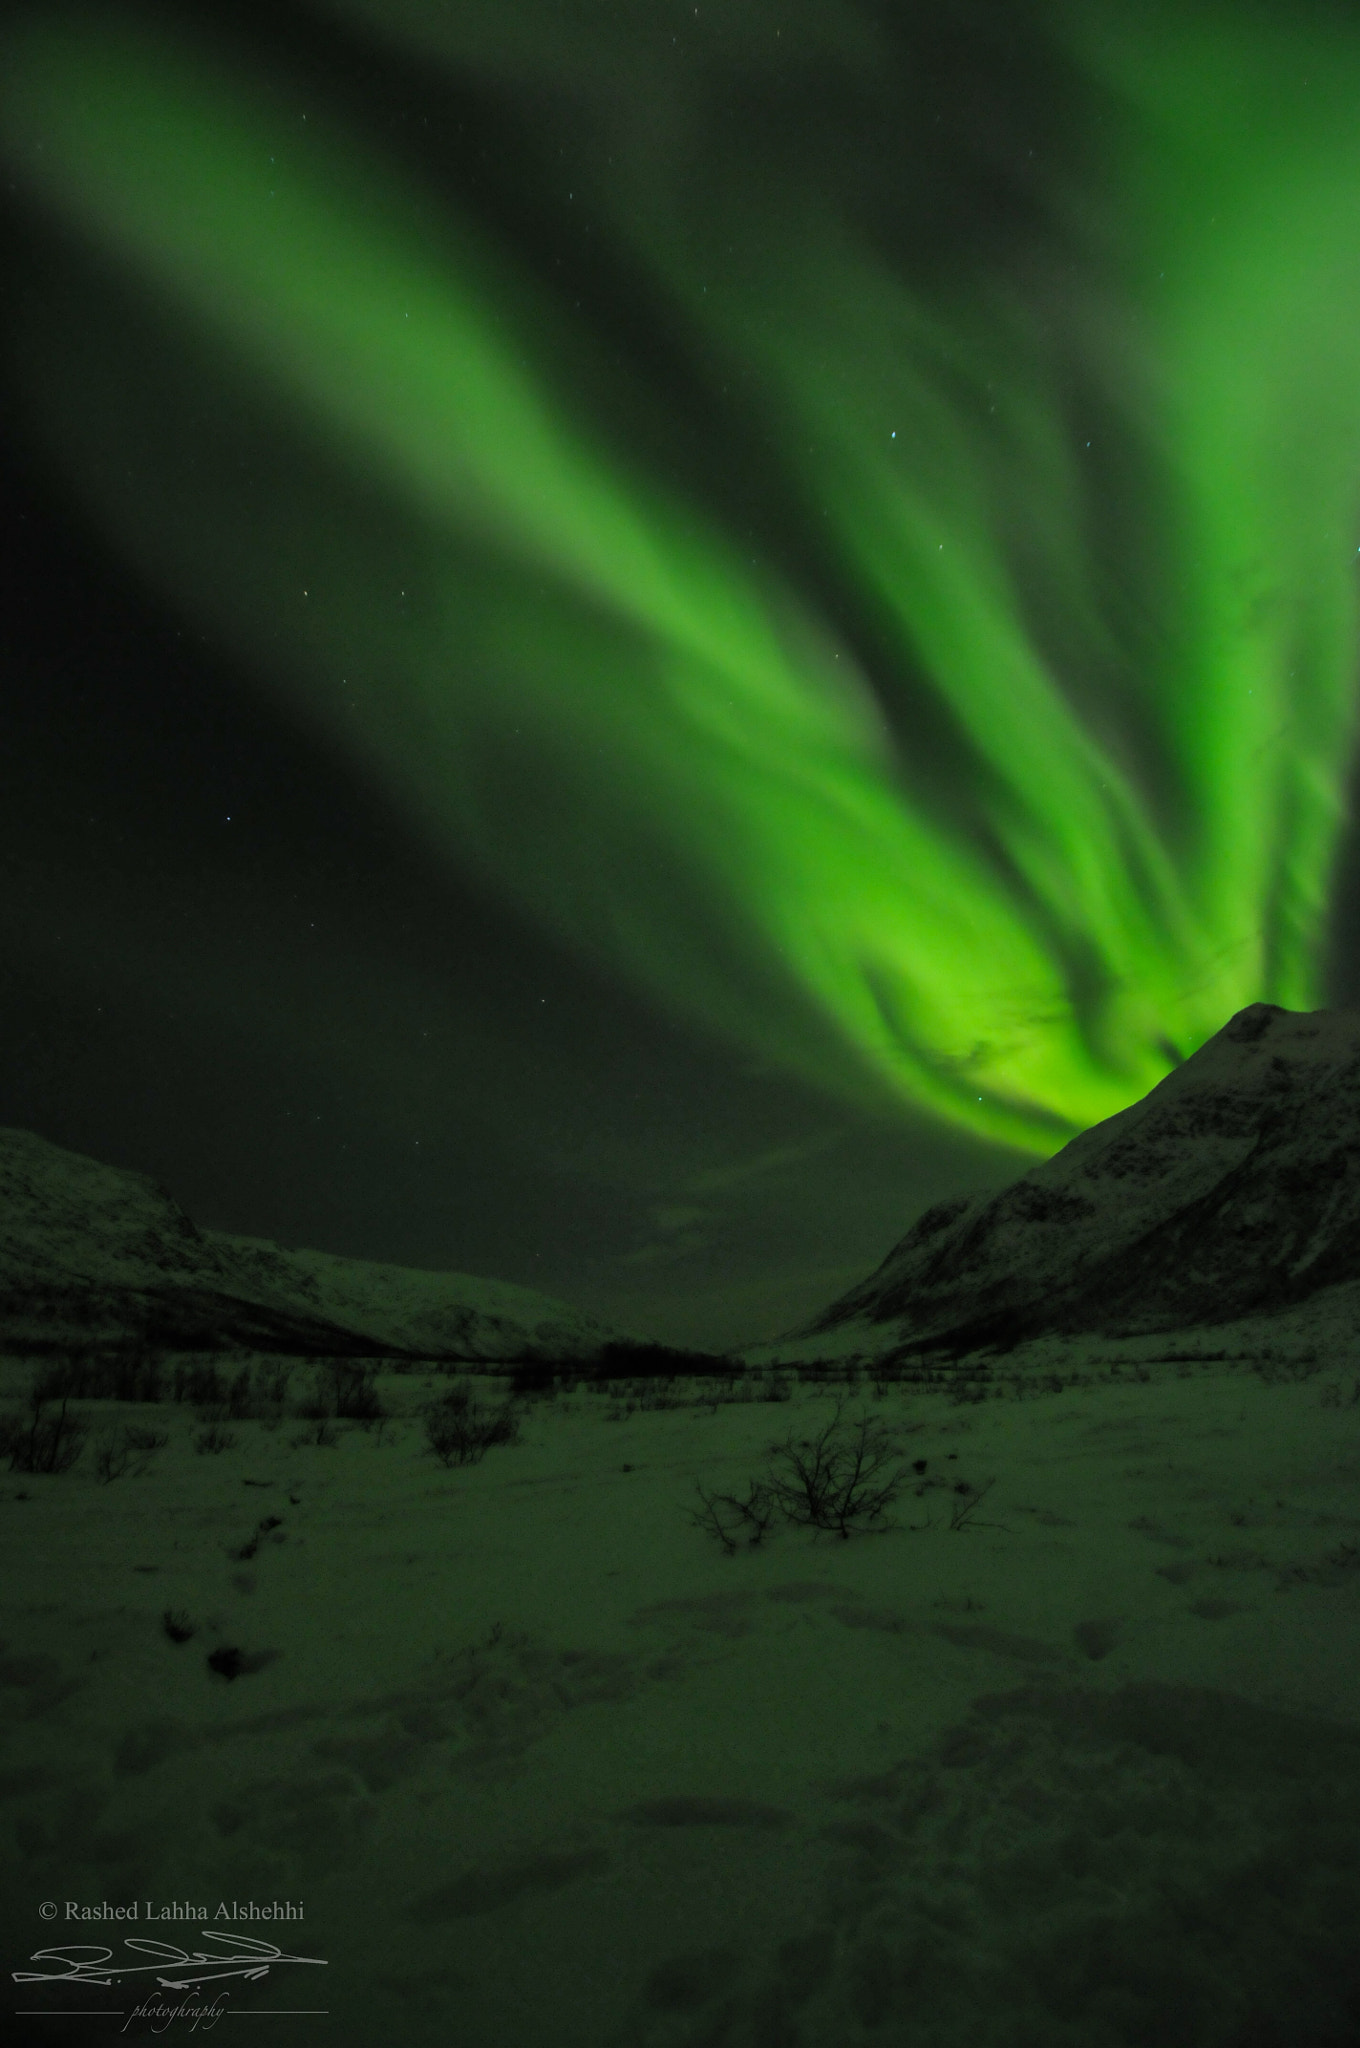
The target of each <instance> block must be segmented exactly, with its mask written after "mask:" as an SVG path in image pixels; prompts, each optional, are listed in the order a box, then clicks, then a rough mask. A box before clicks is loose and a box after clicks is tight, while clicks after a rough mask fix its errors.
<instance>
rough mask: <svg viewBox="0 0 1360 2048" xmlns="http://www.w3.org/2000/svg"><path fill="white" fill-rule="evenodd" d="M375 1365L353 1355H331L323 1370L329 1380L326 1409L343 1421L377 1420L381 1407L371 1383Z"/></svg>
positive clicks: (380, 1414) (379, 1417) (381, 1412)
mask: <svg viewBox="0 0 1360 2048" xmlns="http://www.w3.org/2000/svg"><path fill="white" fill-rule="evenodd" d="M375 1371H376V1367H375V1366H374V1365H373V1364H372V1362H371V1361H366V1360H363V1359H357V1358H331V1359H328V1360H327V1361H326V1365H325V1372H326V1378H327V1380H328V1381H329V1387H328V1392H329V1395H330V1411H329V1412H330V1413H331V1414H332V1415H336V1416H338V1417H339V1418H340V1420H341V1421H343V1422H378V1421H380V1420H381V1418H382V1414H383V1407H382V1403H381V1402H380V1401H379V1399H378V1390H377V1388H376V1387H375V1386H374V1384H373V1375H374V1372H375Z"/></svg>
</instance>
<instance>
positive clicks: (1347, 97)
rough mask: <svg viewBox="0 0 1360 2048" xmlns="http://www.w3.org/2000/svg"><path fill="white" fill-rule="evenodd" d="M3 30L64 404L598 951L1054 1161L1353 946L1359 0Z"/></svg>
mask: <svg viewBox="0 0 1360 2048" xmlns="http://www.w3.org/2000/svg"><path fill="white" fill-rule="evenodd" d="M328 40H329V41H331V42H333V44H334V46H335V48H337V49H339V50H340V51H341V52H342V53H343V55H342V58H341V60H340V61H338V62H336V63H333V64H330V65H328V66H324V65H323V66H319V67H318V66H311V67H309V66H308V64H307V63H306V61H305V54H306V51H307V49H308V48H309V46H310V47H313V48H316V47H320V46H321V45H322V44H324V43H326V42H327V41H328ZM0 77H2V79H3V83H2V84H0V154H2V155H3V159H4V161H5V163H6V166H7V182H8V183H9V185H10V197H9V205H10V207H11V209H13V211H14V214H15V217H16V219H17V220H18V222H19V223H20V227H19V229H18V233H19V234H20V236H21V237H22V238H23V243H24V248H25V250H26V251H27V256H26V261H27V264H28V271H27V277H28V283H27V286H26V288H25V290H24V291H23V292H22V293H20V294H17V295H16V305H15V308H14V309H13V310H12V312H11V316H10V318H9V320H8V322H7V334H6V342H7V351H8V354H7V362H8V368H9V375H10V377H11V381H12V385H13V389H14V390H15V391H16V392H17V393H19V394H20V407H21V412H22V421H23V432H22V439H23V443H24V447H25V451H26V459H28V460H30V461H32V462H35V463H37V464H39V465H40V466H42V467H43V469H44V473H45V474H46V475H47V476H48V477H49V478H51V479H53V480H54V487H56V488H59V490H60V491H61V492H63V493H65V494H67V496H68V497H69V499H70V501H71V503H72V504H74V505H76V506H78V507H79V508H80V513H81V516H82V517H84V518H86V519H87V520H88V522H89V525H90V528H91V530H92V531H94V532H96V533H98V534H100V535H102V536H104V538H105V541H106V544H107V546H108V549H109V551H110V554H111V556H112V557H114V558H116V559H117V560H119V561H121V562H123V563H124V564H125V565H126V569H127V573H128V574H129V576H130V577H132V578H133V579H135V581H136V584H137V586H138V587H139V589H141V590H143V591H144V592H146V593H147V594H148V600H149V601H153V602H162V603H164V604H165V605H166V606H168V607H171V608H172V609H173V614H174V616H175V617H176V618H177V619H181V620H183V621H185V622H190V623H191V624H192V626H193V628H194V629H195V630H197V631H198V632H199V633H200V634H201V635H202V636H203V640H204V644H205V645H207V646H209V647H211V648H213V649H215V650H217V651H218V653H219V654H220V658H221V659H222V660H224V661H226V662H229V663H231V664H234V665H235V667H236V669H237V670H238V672H239V673H240V674H241V675H242V676H243V677H245V678H247V679H248V687H249V689H250V691H251V692H253V693H254V694H255V696H256V697H257V698H258V699H259V701H260V702H261V703H264V704H267V705H268V706H269V707H271V715H273V716H276V717H278V718H280V719H281V720H282V721H283V722H284V723H285V724H286V725H287V726H288V727H289V728H290V729H291V730H293V731H295V732H296V733H298V734H299V735H301V736H302V738H303V741H305V743H306V744H308V745H314V746H315V747H316V748H317V749H319V750H320V751H321V752H322V753H323V754H324V755H325V757H326V758H327V759H328V760H338V761H341V762H343V763H344V764H345V772H346V773H347V774H350V775H352V776H353V777H354V778H355V779H356V781H357V782H359V783H361V784H363V785H364V786H366V787H368V788H370V789H371V790H372V791H373V792H374V793H375V801H381V802H382V803H385V804H388V805H390V806H392V808H393V810H394V811H395V812H396V813H397V814H398V815H400V816H401V817H402V818H403V819H404V820H405V821H406V823H407V825H408V826H409V829H410V832H411V834H412V836H413V839H414V840H415V841H417V842H418V843H419V845H420V846H421V847H422V848H423V849H424V854H425V856H426V857H427V858H428V859H429V860H430V861H431V862H432V863H433V864H434V865H435V866H436V867H437V868H438V870H439V871H440V872H446V873H447V874H449V875H450V876H452V877H456V878H460V879H461V881H462V882H464V883H466V884H467V885H468V886H470V887H472V888H474V889H476V890H480V891H483V892H485V896H486V899H487V900H488V901H493V902H498V903H501V904H503V905H504V906H505V907H506V910H507V913H508V914H513V915H514V916H515V917H516V918H517V919H520V920H522V921H523V923H524V925H525V926H526V927H532V928H536V929H537V930H538V931H539V932H541V934H542V935H543V937H544V941H545V943H547V944H549V945H551V946H553V947H555V948H557V949H559V950H560V953H561V955H562V956H563V957H564V958H568V959H571V960H574V961H576V962H578V963H579V966H580V971H581V972H582V973H583V974H585V975H587V976H589V975H600V976H603V977H605V978H606V980H608V981H610V982H611V983H617V984H619V985H621V986H625V987H627V988H629V989H631V990H632V991H633V999H636V1000H639V1001H641V1002H643V1003H645V1004H651V1005H654V1006H655V1007H656V1009H657V1011H658V1013H659V1014H660V1015H661V1016H662V1017H664V1018H666V1019H667V1020H669V1022H668V1024H667V1028H668V1029H673V1030H676V1031H679V1032H682V1033H694V1034H697V1039H696V1043H699V1044H703V1043H706V1042H708V1041H709V1040H711V1041H712V1042H713V1043H714V1044H715V1045H716V1044H721V1045H722V1046H724V1047H725V1048H726V1052H725V1053H724V1055H723V1057H725V1058H727V1059H729V1060H730V1059H733V1058H735V1059H736V1060H737V1061H738V1062H740V1061H743V1060H749V1061H753V1062H755V1063H757V1065H758V1066H759V1068H760V1069H761V1070H762V1071H763V1070H767V1069H768V1070H774V1071H776V1072H779V1073H783V1074H785V1075H787V1076H788V1077H789V1078H790V1081H791V1082H792V1084H794V1085H795V1086H796V1087H797V1088H799V1089H801V1090H805V1091H807V1092H808V1095H809V1097H810V1098H812V1099H821V1100H825V1102H826V1103H827V1104H828V1105H829V1106H830V1108H829V1110H828V1114H830V1115H833V1116H834V1115H835V1114H841V1113H843V1114H845V1115H848V1116H850V1117H852V1118H854V1119H859V1120H860V1122H861V1123H862V1124H863V1125H864V1126H866V1127H868V1126H873V1127H875V1128H876V1129H878V1130H880V1131H882V1132H883V1133H885V1134H888V1135H891V1134H892V1133H894V1132H900V1133H902V1134H903V1142H904V1143H905V1142H907V1140H908V1137H910V1140H911V1142H913V1143H915V1142H918V1139H919V1134H920V1133H921V1132H922V1131H925V1132H929V1131H931V1130H932V1129H933V1130H937V1131H939V1132H941V1133H945V1132H948V1133H952V1134H954V1137H955V1138H956V1139H958V1140H960V1141H962V1142H964V1143H965V1145H966V1143H967V1142H968V1141H981V1142H982V1145H983V1146H984V1147H986V1148H988V1149H987V1153H986V1156H987V1157H989V1158H995V1157H996V1156H997V1154H998V1149H999V1148H1002V1147H1005V1148H1009V1153H1010V1156H1011V1157H1012V1158H1013V1159H1014V1161H1015V1164H1016V1166H1017V1167H1018V1166H1020V1165H1022V1164H1023V1163H1024V1158H1025V1155H1028V1156H1029V1157H1033V1156H1035V1155H1041V1154H1046V1153H1048V1152H1051V1151H1053V1150H1054V1149H1056V1147H1057V1146H1059V1145H1060V1144H1062V1143H1064V1142H1065V1141H1066V1140H1067V1138H1068V1137H1070V1136H1071V1135H1073V1134H1074V1133H1075V1132H1076V1131H1078V1130H1080V1129H1083V1128H1085V1127H1086V1126H1087V1125H1089V1124H1090V1123H1092V1122H1094V1121H1096V1120H1098V1119H1100V1118H1102V1117H1105V1116H1108V1115H1110V1114H1112V1113H1113V1112H1114V1111H1116V1110H1118V1109H1120V1108H1122V1107H1123V1106H1124V1105H1125V1104H1127V1103H1128V1102H1129V1101H1131V1100H1133V1099H1135V1098H1136V1097H1137V1096H1139V1095H1141V1094H1143V1093H1145V1092H1146V1090H1147V1089H1148V1088H1149V1087H1150V1086H1152V1085H1153V1084H1154V1083H1155V1082H1156V1081H1157V1080H1158V1079H1159V1078H1161V1076H1162V1075H1163V1074H1165V1073H1166V1072H1167V1071H1169V1069H1170V1067H1171V1065H1172V1064H1173V1063H1174V1062H1175V1060H1176V1059H1178V1058H1181V1057H1184V1056H1185V1055H1186V1054H1188V1053H1189V1052H1191V1051H1193V1050H1194V1049H1195V1047H1196V1046H1198V1045H1199V1044H1201V1043H1202V1042H1203V1041H1204V1039H1206V1038H1207V1037H1208V1036H1210V1035H1211V1034H1212V1033H1213V1032H1214V1031H1215V1030H1217V1029H1218V1028H1219V1027H1220V1026H1221V1024H1222V1023H1223V1022H1224V1021H1225V1020H1226V1018H1227V1017H1228V1016H1229V1015H1230V1014H1231V1013H1232V1012H1233V1011H1234V1010H1236V1009H1238V1008H1241V1007H1243V1006H1244V1005H1245V1004H1247V1003H1249V1002H1253V1001H1258V1000H1266V1001H1272V1002H1277V1003H1281V1004H1283V1005H1284V1006H1286V1007H1288V1008H1294V1009H1299V1008H1309V1007H1315V1006H1317V1005H1319V1004H1321V1003H1323V1002H1325V1001H1327V1000H1329V998H1330V999H1336V998H1335V995H1334V992H1333V990H1331V989H1329V985H1328V974H1329V969H1330V963H1329V959H1328V948H1329V946H1330V945H1331V944H1332V943H1333V938H1334V934H1333V920H1334V899H1335V894H1336V889H1337V879H1338V873H1339V867H1338V863H1339V861H1340V859H1341V855H1342V850H1343V835H1344V832H1345V828H1346V826H1347V823H1348V817H1349V811H1348V791H1349V784H1350V776H1351V769H1352V754H1353V740H1354V730H1355V705H1356V682H1357V675H1356V654H1357V633H1356V623H1357V622H1356V576H1357V548H1358V547H1360V362H1358V361H1357V357H1356V344H1355V339H1354V337H1355V335H1356V334H1357V333H1360V257H1357V255H1356V251H1357V250H1360V134H1357V132H1356V131H1355V127H1354V122H1353V118H1352V114H1353V108H1354V106H1355V105H1356V104H1357V103H1358V102H1360V35H1357V33H1356V32H1355V31H1354V30H1353V29H1351V28H1348V27H1347V26H1346V25H1345V23H1344V21H1343V20H1342V19H1341V17H1340V16H1338V15H1337V14H1336V13H1335V12H1333V11H1331V10H1329V9H1326V8H1321V7H1317V8H1315V7H1311V6H1307V7H1303V8H1294V9H1291V10H1289V11H1287V12H1286V11H1285V10H1284V9H1282V8H1273V9H1247V10H1243V9H1240V8H1236V9H1229V8H1226V7H1224V8H1215V7H1207V6H1199V5H1196V6H1193V7H1190V8H1188V9H1187V8H1184V7H1181V8H1170V7H1168V8H1165V9H1162V8H1156V7H1154V8H1148V7H1132V6H1130V7H1127V8H1121V7H1107V6H1105V5H1103V4H1102V5H1100V6H1095V7H1090V6H1087V7H1076V6H1074V7H1071V8H1061V7H1054V8H1035V9H1033V10H1015V9H1012V10H1009V16H1008V17H1007V16H1006V15H1005V14H1003V11H1002V10H997V9H990V10H989V9H987V8H958V9H953V8H945V9H927V10H922V11H921V12H920V14H919V15H916V16H914V15H913V11H912V10H910V9H907V10H901V9H894V8H891V7H889V6H887V5H886V4H884V5H865V6H859V7H856V6H839V5H837V6H830V7H825V8H816V7H812V6H806V7H804V8H802V9H801V10H800V9H799V8H796V7H795V8H792V9H790V8H783V7H777V6H773V5H765V4H763V0H762V4H752V5H748V6H742V7H739V8H732V9H720V8H714V9H713V10H712V11H711V18H710V10H709V9H707V8H693V7H683V8H672V9H664V8H659V7H657V6H655V5H651V4H649V5H643V4H642V0H636V4H628V5H621V4H619V0H595V4H589V5H587V4H582V5H579V6H577V7H575V8H572V9H569V10H563V9H562V8H560V7H555V6H554V7H550V6H548V5H546V4H545V0H530V4H523V0H514V4H512V5H510V6H505V5H499V6H497V5H493V4H492V0H481V4H477V5H469V6H459V7H457V8H453V7H441V6H438V5H436V4H434V0H404V4H400V5H398V4H393V0H345V4H343V5H337V6H334V7H332V8H329V9H327V8H324V7H320V6H318V7H315V8H310V9H306V10H300V11H299V12H298V13H297V15H296V18H295V19H292V21H291V26H290V28H289V31H288V33H287V34H286V35H282V36H281V35H279V34H277V33H274V32H271V31H266V30H265V29H264V28H263V27H262V26H260V25H258V24H255V25H252V21H251V16H250V12H249V10H247V11H246V12H245V13H243V14H242V13H239V12H233V11H224V12H223V13H222V15H221V18H220V20H219V18H218V16H217V15H216V14H215V13H214V11H213V10H212V9H211V8H209V9H206V10H204V11H203V12H202V13H201V14H200V12H199V11H198V10H195V11H194V13H193V15H192V16H188V15H184V14H182V13H180V12H177V11H175V10H166V11H165V12H163V13H162V12H157V11H155V10H151V11H147V10H127V11H125V10H123V9H121V8H117V7H115V8H103V7H101V8H98V9H92V10H89V11H80V10H76V11H73V12H71V13H69V14H68V13H66V12H63V11H62V10H60V9H53V8H49V7H46V6H44V7H42V8H40V9H37V10H36V11H34V12H33V13H31V14H30V15H29V16H28V17H27V18H23V17H20V18H19V20H18V21H17V22H16V24H15V25H14V26H13V27H12V28H11V29H10V30H9V31H7V35H6V42H5V48H4V66H3V73H0ZM417 78H418V79H419V87H418V89H417V86H416V84H415V81H416V79H417ZM384 79H386V80H388V81H389V82H388V84H387V85H386V86H382V87H381V89H380V82H381V81H383V80H384ZM365 81H367V82H368V83H367V87H366V86H365V83H364V82H365ZM374 81H378V82H379V83H374ZM393 107H399V108H400V109H401V113H402V118H401V119H400V120H396V119H394V118H393V117H392V109H393ZM441 109H442V112H441ZM474 117H475V119H476V120H480V121H481V122H482V123H483V128H484V133H485V135H486V136H488V137H490V138H491V139H492V141H493V142H494V141H495V139H496V138H497V137H499V141H500V151H499V152H497V150H495V149H494V148H493V150H492V152H491V160H490V162H489V164H488V165H486V166H485V167H482V168H479V170H478V172H477V176H476V178H475V179H474V178H471V177H469V176H467V175H466V171H467V166H468V164H469V163H470V162H472V161H473V152H472V151H471V149H470V147H467V146H461V145H460V148H461V152H462V153H461V154H460V152H459V149H455V148H454V147H453V145H452V143H451V142H450V143H449V144H448V146H447V147H445V146H444V145H441V144H439V143H438V141H437V140H434V141H432V140H431V138H430V137H429V134H428V130H429V128H430V124H431V123H432V122H433V123H434V125H435V128H436V129H437V128H438V127H439V124H440V122H441V119H442V120H444V121H446V122H447V125H448V127H449V130H450V132H452V130H453V128H454V126H455V123H456V124H457V126H458V128H459V131H460V133H461V131H462V128H463V125H464V123H465V122H473V121H474ZM498 121H499V122H500V123H501V126H500V127H499V128H497V127H496V125H495V124H496V122H498ZM481 156H482V158H483V159H485V158H486V157H487V150H486V148H485V147H483V148H482V152H481ZM478 161H479V162H480V159H479V160H478ZM460 167H461V172H462V175H460ZM34 252H36V254H35V253H34ZM564 252H565V253H564ZM771 1135H772V1136H773V1137H774V1139H775V1142H774V1144H773V1147H772V1151H773V1152H774V1153H778V1152H779V1151H780V1149H781V1140H782V1141H784V1144H785V1149H791V1151H792V1152H794V1153H796V1152H797V1151H798V1148H799V1145H800V1144H802V1143H804V1142H810V1143H811V1144H812V1148H813V1155H814V1156H815V1153H816V1147H817V1143H818V1141H817V1140H815V1139H813V1140H807V1139H806V1132H805V1131H797V1132H796V1131H794V1130H792V1129H790V1130H789V1131H788V1132H787V1133H780V1132H779V1131H778V1130H777V1129H775V1130H774V1131H773V1132H772V1133H771ZM953 1156H955V1157H956V1158H961V1157H962V1156H963V1154H962V1153H956V1154H955V1155H953ZM983 1156H984V1155H983V1153H982V1152H981V1151H980V1152H979V1153H978V1157H979V1158H981V1157H983ZM684 1206H685V1204H684V1201H683V1200H681V1201H680V1203H679V1204H678V1206H676V1205H673V1207H675V1213H676V1214H677V1215H678V1214H680V1213H681V1212H682V1211H683V1209H684ZM907 1220H909V1219H908V1218H907V1217H903V1219H902V1223H903V1227H905V1223H906V1221H907ZM242 1227H244V1225H243V1226H242Z"/></svg>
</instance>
